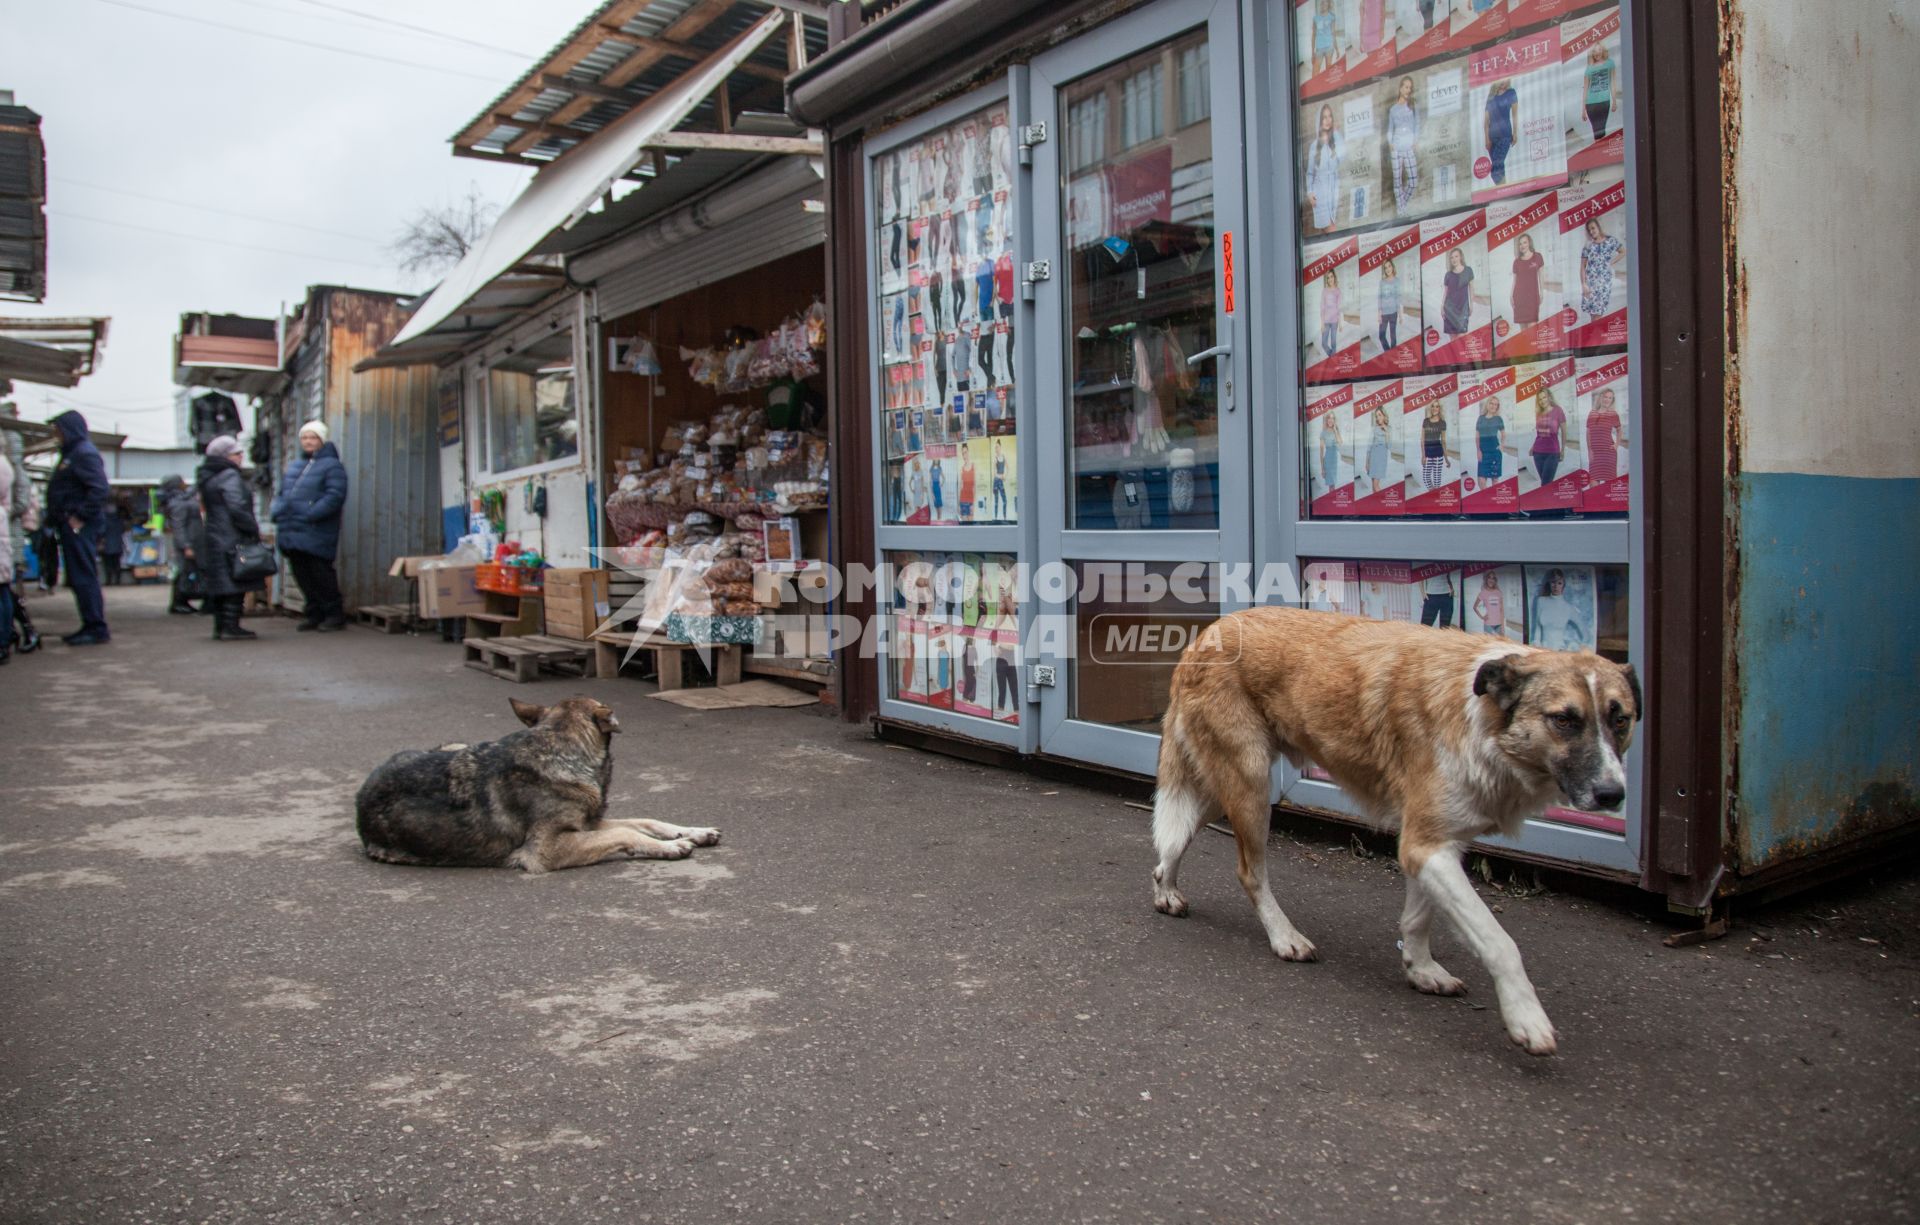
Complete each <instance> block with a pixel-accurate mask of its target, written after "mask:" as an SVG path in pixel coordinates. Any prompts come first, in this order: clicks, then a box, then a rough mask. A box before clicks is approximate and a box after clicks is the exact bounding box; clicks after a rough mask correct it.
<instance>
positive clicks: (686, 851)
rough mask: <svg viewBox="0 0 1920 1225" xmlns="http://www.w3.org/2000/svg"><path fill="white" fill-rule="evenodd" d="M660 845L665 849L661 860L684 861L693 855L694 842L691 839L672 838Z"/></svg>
mask: <svg viewBox="0 0 1920 1225" xmlns="http://www.w3.org/2000/svg"><path fill="white" fill-rule="evenodd" d="M661 845H662V846H664V847H666V848H667V850H666V854H664V855H662V856H661V858H662V859H685V858H686V857H687V856H689V855H691V854H693V847H694V841H693V839H691V838H673V839H670V840H668V841H667V842H664V843H662V844H661Z"/></svg>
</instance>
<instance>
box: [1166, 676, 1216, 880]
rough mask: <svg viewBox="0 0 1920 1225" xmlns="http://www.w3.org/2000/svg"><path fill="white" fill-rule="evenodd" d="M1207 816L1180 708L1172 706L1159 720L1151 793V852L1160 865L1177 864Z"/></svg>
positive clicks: (1203, 792)
mask: <svg viewBox="0 0 1920 1225" xmlns="http://www.w3.org/2000/svg"><path fill="white" fill-rule="evenodd" d="M1210 815H1211V813H1210V812H1209V805H1208V803H1207V795H1206V790H1205V788H1204V787H1203V786H1202V785H1201V779H1200V771H1199V769H1198V768H1197V767H1196V765H1195V764H1194V760H1193V755H1192V753H1191V751H1190V750H1189V749H1188V746H1187V737H1186V729H1185V728H1183V727H1182V726H1181V721H1180V707H1179V705H1178V704H1175V705H1174V706H1173V707H1171V708H1170V709H1168V711H1167V714H1166V717H1165V718H1164V719H1163V720H1161V724H1160V766H1159V777H1158V781H1157V783H1156V785H1155V787H1154V791H1153V849H1154V850H1155V851H1156V852H1158V853H1159V856H1160V862H1161V863H1162V864H1174V863H1178V862H1179V860H1180V857H1181V856H1182V855H1184V854H1185V853H1186V850H1187V844H1188V843H1190V842H1192V841H1193V836H1194V834H1195V833H1197V832H1198V831H1199V829H1200V827H1201V826H1202V825H1204V824H1206V822H1207V820H1208V818H1209V816H1210Z"/></svg>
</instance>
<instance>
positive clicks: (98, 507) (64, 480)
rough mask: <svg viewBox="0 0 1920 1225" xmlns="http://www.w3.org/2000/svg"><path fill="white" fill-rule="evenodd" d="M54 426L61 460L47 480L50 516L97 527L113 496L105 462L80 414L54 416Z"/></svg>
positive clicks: (71, 413) (53, 518)
mask: <svg viewBox="0 0 1920 1225" xmlns="http://www.w3.org/2000/svg"><path fill="white" fill-rule="evenodd" d="M53 428H54V429H55V430H58V431H59V433H60V463H59V464H58V465H57V466H56V467H55V468H54V470H53V475H52V476H51V477H49V478H48V480H47V517H48V518H49V519H50V520H51V521H52V522H53V523H55V524H61V523H65V522H66V521H67V520H68V519H69V518H72V519H78V520H80V522H81V523H82V524H83V525H84V526H85V527H87V528H93V527H97V526H99V524H100V514H101V512H102V511H104V510H105V509H106V508H107V499H108V498H110V497H111V496H112V489H111V488H110V487H109V486H108V484H107V465H106V461H104V460H102V459H101V458H100V450H99V448H98V447H95V446H94V445H93V438H92V437H91V436H90V435H89V434H88V433H87V419H86V418H85V417H82V416H81V415H80V414H79V413H76V412H64V413H61V414H60V415H59V416H58V417H55V418H54V419H53Z"/></svg>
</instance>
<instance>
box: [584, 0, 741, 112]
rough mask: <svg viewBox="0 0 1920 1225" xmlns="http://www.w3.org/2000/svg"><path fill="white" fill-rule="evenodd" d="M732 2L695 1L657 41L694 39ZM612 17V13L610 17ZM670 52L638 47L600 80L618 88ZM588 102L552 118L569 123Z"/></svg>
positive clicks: (610, 87)
mask: <svg viewBox="0 0 1920 1225" xmlns="http://www.w3.org/2000/svg"><path fill="white" fill-rule="evenodd" d="M733 3H734V0H695V3H694V5H693V7H692V8H690V9H688V10H687V11H686V12H684V13H682V14H680V16H679V17H678V18H676V19H675V20H674V22H673V23H672V24H671V25H669V26H668V27H667V28H666V29H664V30H662V31H660V33H659V35H658V39H657V42H659V43H684V42H686V41H688V40H689V39H691V38H694V37H695V36H697V35H699V34H700V33H701V32H702V31H703V30H705V29H706V28H707V27H708V26H710V25H712V24H713V23H714V22H716V21H718V20H719V19H720V18H722V17H724V16H726V15H727V10H729V9H731V8H732V7H733ZM611 16H612V15H611V14H609V17H610V18H611ZM621 20H622V21H623V22H624V21H630V20H632V17H631V16H628V17H625V18H622V19H621ZM667 54H668V53H667V52H666V51H664V50H662V49H661V47H660V46H659V45H655V46H652V47H636V48H635V49H634V52H633V54H631V55H629V56H627V58H625V59H623V60H621V61H620V62H619V63H618V64H615V65H614V66H613V67H612V68H610V69H608V70H607V71H606V72H604V73H602V74H601V75H600V83H601V84H602V85H604V86H606V87H608V88H609V89H618V88H620V87H621V86H623V85H625V84H627V83H628V82H629V81H632V80H634V79H635V78H636V77H638V76H639V75H640V74H641V73H643V72H645V71H646V70H647V69H649V68H651V67H653V66H654V65H655V64H657V63H659V62H660V61H661V60H663V59H665V58H667ZM702 58H705V57H702ZM589 105H591V104H590V103H588V102H586V101H585V100H583V99H578V98H576V99H574V100H573V101H572V102H569V103H567V104H566V105H565V106H563V107H561V108H560V109H559V110H558V111H555V112H554V115H553V117H554V119H555V120H556V121H557V122H560V123H567V122H570V121H571V120H574V119H577V118H579V117H580V116H581V115H582V114H584V113H585V112H586V110H587V109H588V106H589Z"/></svg>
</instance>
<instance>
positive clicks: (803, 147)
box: [647, 132, 824, 157]
mask: <svg viewBox="0 0 1920 1225" xmlns="http://www.w3.org/2000/svg"><path fill="white" fill-rule="evenodd" d="M647 147H648V148H650V149H725V150H728V151H730V152H734V153H799V154H803V155H805V156H808V157H819V156H820V155H821V154H822V153H823V152H824V146H823V145H822V144H821V142H820V141H817V140H808V139H807V138H806V137H804V136H747V135H744V134H742V133H738V132H735V133H729V134H723V133H720V132H663V133H661V134H660V135H659V136H656V137H654V138H653V139H652V140H650V141H648V142H647Z"/></svg>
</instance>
